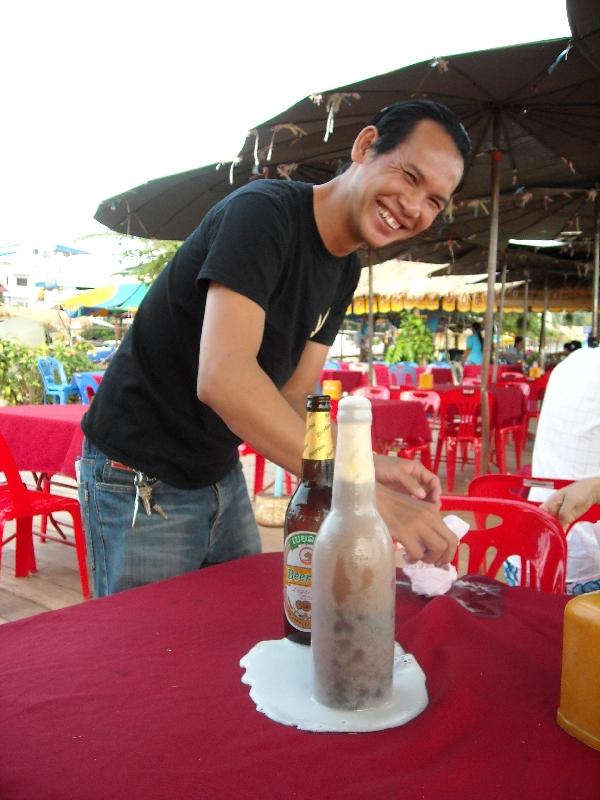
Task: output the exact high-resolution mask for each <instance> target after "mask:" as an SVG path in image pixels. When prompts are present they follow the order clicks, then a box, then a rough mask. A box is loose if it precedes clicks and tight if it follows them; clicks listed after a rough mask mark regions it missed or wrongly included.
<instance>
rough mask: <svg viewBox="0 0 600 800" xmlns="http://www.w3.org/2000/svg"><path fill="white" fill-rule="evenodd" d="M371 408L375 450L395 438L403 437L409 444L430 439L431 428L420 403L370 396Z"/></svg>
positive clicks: (425, 442)
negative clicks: (379, 398) (378, 398)
mask: <svg viewBox="0 0 600 800" xmlns="http://www.w3.org/2000/svg"><path fill="white" fill-rule="evenodd" d="M371 410H372V413H373V423H372V425H371V439H372V442H373V448H374V449H375V450H378V451H380V447H381V445H383V444H386V443H390V442H393V441H394V440H396V439H403V440H404V441H405V442H406V443H407V444H410V445H419V444H427V443H429V442H430V441H431V429H430V428H429V423H428V421H427V414H426V412H425V409H424V408H423V406H422V405H421V403H419V402H415V401H412V400H377V399H375V398H372V399H371Z"/></svg>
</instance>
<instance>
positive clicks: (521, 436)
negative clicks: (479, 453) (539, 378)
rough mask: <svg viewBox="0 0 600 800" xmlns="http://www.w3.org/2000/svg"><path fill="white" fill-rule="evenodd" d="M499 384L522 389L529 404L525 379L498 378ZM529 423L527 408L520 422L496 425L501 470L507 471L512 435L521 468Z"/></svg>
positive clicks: (496, 444)
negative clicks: (507, 446) (507, 457)
mask: <svg viewBox="0 0 600 800" xmlns="http://www.w3.org/2000/svg"><path fill="white" fill-rule="evenodd" d="M497 385H498V386H501V387H503V388H505V387H511V388H514V389H517V390H518V391H520V392H521V393H522V394H523V396H524V397H525V404H526V406H527V402H528V400H529V393H530V389H529V384H528V383H524V382H523V381H513V380H498V384H497ZM528 424H529V418H528V416H527V410H525V413H524V414H523V419H522V420H521V421H519V422H515V423H514V424H512V425H503V426H502V427H496V428H495V431H494V442H495V446H496V462H497V464H498V469H499V470H500V472H507V469H506V445H507V443H508V439H509V437H511V436H512V440H513V444H514V448H515V463H516V465H517V470H519V469H521V454H522V452H523V447H524V446H525V443H526V441H527V425H528Z"/></svg>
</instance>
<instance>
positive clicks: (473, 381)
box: [460, 375, 481, 386]
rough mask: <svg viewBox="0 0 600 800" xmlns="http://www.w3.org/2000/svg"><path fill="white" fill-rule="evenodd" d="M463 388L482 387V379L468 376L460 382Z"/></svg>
mask: <svg viewBox="0 0 600 800" xmlns="http://www.w3.org/2000/svg"><path fill="white" fill-rule="evenodd" d="M460 385H461V386H481V378H480V377H479V378H478V377H477V376H476V375H467V377H466V378H463V379H462V381H461V382H460Z"/></svg>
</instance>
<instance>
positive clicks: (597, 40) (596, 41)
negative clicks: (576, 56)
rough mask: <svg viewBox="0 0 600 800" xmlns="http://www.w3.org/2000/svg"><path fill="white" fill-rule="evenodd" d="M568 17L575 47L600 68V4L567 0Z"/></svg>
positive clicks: (584, 0) (587, 0)
mask: <svg viewBox="0 0 600 800" xmlns="http://www.w3.org/2000/svg"><path fill="white" fill-rule="evenodd" d="M567 17H568V18H569V25H570V27H571V32H572V34H573V40H574V42H575V47H577V49H578V50H580V51H581V52H582V53H583V55H584V56H585V57H586V58H587V59H588V60H589V61H590V62H591V63H592V64H594V66H595V67H596V69H598V70H600V5H599V4H598V3H594V2H590V0H567Z"/></svg>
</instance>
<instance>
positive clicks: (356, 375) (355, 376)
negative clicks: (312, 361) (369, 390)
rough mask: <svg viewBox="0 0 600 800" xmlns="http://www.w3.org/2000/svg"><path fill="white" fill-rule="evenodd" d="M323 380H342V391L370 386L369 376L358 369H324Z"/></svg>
mask: <svg viewBox="0 0 600 800" xmlns="http://www.w3.org/2000/svg"><path fill="white" fill-rule="evenodd" d="M323 381H341V383H342V392H351V391H352V390H353V389H357V388H358V387H359V386H368V385H369V376H368V374H367V373H366V372H359V371H358V370H350V369H324V370H322V371H321V383H322V382H323Z"/></svg>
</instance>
